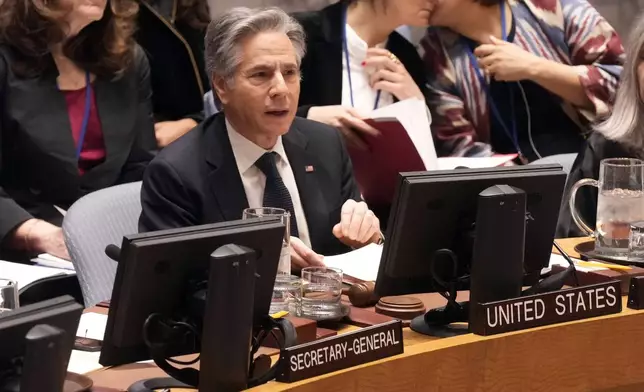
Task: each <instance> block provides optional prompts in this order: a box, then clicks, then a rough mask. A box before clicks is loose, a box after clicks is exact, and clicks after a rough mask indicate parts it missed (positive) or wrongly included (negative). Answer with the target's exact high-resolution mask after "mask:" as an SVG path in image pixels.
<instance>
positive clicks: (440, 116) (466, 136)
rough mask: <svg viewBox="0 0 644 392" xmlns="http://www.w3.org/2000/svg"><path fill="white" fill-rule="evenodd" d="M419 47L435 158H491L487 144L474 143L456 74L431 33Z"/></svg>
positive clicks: (474, 134) (475, 132)
mask: <svg viewBox="0 0 644 392" xmlns="http://www.w3.org/2000/svg"><path fill="white" fill-rule="evenodd" d="M421 45H422V47H423V50H424V55H423V61H424V64H425V71H426V75H427V95H428V97H427V105H428V107H429V110H430V112H431V115H432V125H431V127H432V133H433V134H434V135H433V136H434V140H435V142H436V152H437V153H438V155H439V156H463V157H485V156H491V155H493V152H492V149H491V147H490V145H489V144H487V143H482V142H480V141H478V135H477V134H478V132H477V129H476V127H475V126H474V124H473V123H472V122H471V121H470V119H469V117H468V116H467V114H466V113H467V109H466V107H465V102H464V101H463V99H462V98H461V97H460V96H459V93H458V91H457V87H456V80H455V79H454V78H455V77H456V70H455V69H454V68H453V65H452V63H451V61H450V60H449V59H448V56H447V54H446V52H445V49H444V48H443V45H442V43H441V40H440V38H439V37H438V35H437V34H436V33H435V32H431V31H428V33H427V34H426V35H425V37H424V38H423V40H422V42H421Z"/></svg>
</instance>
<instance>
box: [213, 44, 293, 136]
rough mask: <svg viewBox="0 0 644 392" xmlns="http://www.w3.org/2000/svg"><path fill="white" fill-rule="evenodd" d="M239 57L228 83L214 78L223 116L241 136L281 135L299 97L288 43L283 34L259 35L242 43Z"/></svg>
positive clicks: (286, 128) (287, 127)
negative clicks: (230, 81)
mask: <svg viewBox="0 0 644 392" xmlns="http://www.w3.org/2000/svg"><path fill="white" fill-rule="evenodd" d="M239 54H240V55H241V63H240V64H239V66H238V67H237V70H236V71H235V75H234V77H233V80H232V83H226V82H225V81H224V80H223V79H222V78H218V77H215V81H214V84H215V89H216V91H217V94H218V95H219V98H220V100H221V103H222V105H223V107H224V112H225V113H226V117H228V119H229V120H230V121H231V122H232V123H233V125H234V126H235V127H236V128H239V129H237V131H239V132H241V133H242V134H244V133H246V134H248V133H253V134H256V135H257V136H260V137H262V136H267V137H271V136H280V135H283V134H285V133H286V132H288V130H289V128H290V126H291V124H292V123H293V119H294V118H295V113H296V110H297V102H298V99H299V96H300V69H299V66H298V64H297V56H296V53H295V48H294V47H293V44H292V43H291V40H290V39H289V38H288V36H286V34H284V33H278V32H265V33H260V34H257V35H255V36H253V37H249V38H247V39H246V40H244V41H243V42H242V43H241V47H240V52H239Z"/></svg>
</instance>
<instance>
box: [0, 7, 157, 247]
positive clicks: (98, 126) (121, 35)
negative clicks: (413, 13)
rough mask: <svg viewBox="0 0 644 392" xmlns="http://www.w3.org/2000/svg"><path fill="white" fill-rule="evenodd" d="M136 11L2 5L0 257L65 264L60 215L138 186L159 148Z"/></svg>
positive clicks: (147, 69) (132, 8)
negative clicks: (50, 258) (84, 201)
mask: <svg viewBox="0 0 644 392" xmlns="http://www.w3.org/2000/svg"><path fill="white" fill-rule="evenodd" d="M136 10H137V5H136V3H133V2H132V1H130V0H110V1H109V2H108V1H107V0H92V1H87V0H61V1H57V2H52V3H45V4H43V2H42V1H41V0H22V1H4V2H0V99H1V100H2V106H0V243H1V245H2V248H3V250H4V252H7V251H8V250H9V249H10V250H12V251H18V253H20V254H24V253H23V252H27V253H29V254H37V253H50V254H52V255H54V256H58V257H62V258H68V253H67V249H66V247H65V243H64V240H63V233H62V229H61V228H60V225H61V223H62V218H63V215H62V214H61V212H60V210H65V209H67V208H68V207H69V206H70V205H71V204H72V203H74V201H76V200H77V199H78V198H80V197H81V196H83V195H85V194H87V193H89V192H92V191H95V190H98V189H101V188H105V187H109V186H112V185H115V184H119V183H124V182H131V181H139V180H141V179H142V176H143V171H144V169H145V167H146V166H147V163H148V162H149V161H150V160H151V159H152V153H151V152H152V151H153V150H155V149H156V142H155V138H154V127H153V123H152V111H151V103H150V96H151V91H150V84H149V67H148V62H147V59H146V57H145V54H144V53H143V51H142V50H141V48H139V47H137V46H136V44H135V42H134V39H133V37H132V35H133V33H134V18H135V15H136ZM20 251H22V252H20ZM13 254H14V255H15V254H16V253H13ZM4 256H5V255H4V254H3V257H4ZM16 257H17V256H16Z"/></svg>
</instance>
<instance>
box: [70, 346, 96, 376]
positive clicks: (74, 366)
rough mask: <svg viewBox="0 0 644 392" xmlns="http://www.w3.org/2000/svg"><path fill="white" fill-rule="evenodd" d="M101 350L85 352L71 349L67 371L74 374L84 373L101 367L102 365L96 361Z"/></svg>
mask: <svg viewBox="0 0 644 392" xmlns="http://www.w3.org/2000/svg"><path fill="white" fill-rule="evenodd" d="M100 356H101V352H100V351H97V352H93V353H91V352H87V351H80V350H72V355H71V356H70V357H69V364H68V365H67V371H68V372H72V373H76V374H85V373H89V372H91V371H94V370H98V369H102V368H103V365H101V364H100V363H98V359H99V358H100Z"/></svg>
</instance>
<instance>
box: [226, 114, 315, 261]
mask: <svg viewBox="0 0 644 392" xmlns="http://www.w3.org/2000/svg"><path fill="white" fill-rule="evenodd" d="M226 129H227V131H228V139H229V140H230V145H231V147H232V148H233V154H235V161H236V162H237V169H238V170H239V175H240V176H241V179H242V184H244V191H245V192H246V199H247V200H248V206H249V207H250V208H260V207H275V206H265V205H263V201H264V189H265V188H266V176H265V175H264V173H262V171H261V170H259V168H258V167H257V166H255V162H257V160H258V159H259V158H260V157H261V156H262V155H264V154H265V153H267V152H276V153H277V155H278V157H279V158H277V159H276V164H277V171H278V172H279V174H280V176H281V177H282V181H284V185H286V188H287V189H288V193H290V194H291V200H292V201H293V211H294V213H295V219H296V221H297V230H298V232H299V237H298V238H299V239H300V240H302V242H303V243H304V244H305V245H306V246H308V247H309V248H310V247H311V238H310V236H309V227H308V225H307V223H306V216H305V215H304V210H303V209H302V201H301V200H300V193H299V192H298V190H297V183H296V182H295V176H294V175H293V170H292V169H291V165H290V164H289V162H288V157H287V156H286V151H284V145H283V144H282V137H281V136H280V137H279V138H278V139H277V143H275V146H274V147H273V148H272V149H271V150H268V151H267V150H264V149H263V148H262V147H260V146H258V145H257V144H255V143H253V142H251V141H250V140H248V139H246V138H245V137H244V136H242V135H241V134H239V133H238V132H237V131H235V129H234V128H233V127H232V125H230V123H229V122H228V120H226Z"/></svg>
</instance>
